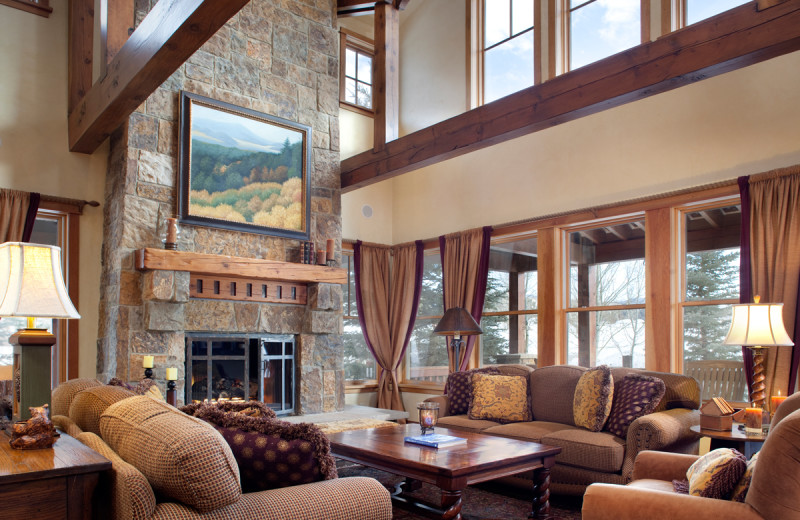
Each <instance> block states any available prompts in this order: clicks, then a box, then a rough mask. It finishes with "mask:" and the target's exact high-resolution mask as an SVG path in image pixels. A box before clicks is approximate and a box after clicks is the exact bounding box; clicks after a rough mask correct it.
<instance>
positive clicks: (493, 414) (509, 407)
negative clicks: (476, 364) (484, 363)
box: [468, 374, 531, 423]
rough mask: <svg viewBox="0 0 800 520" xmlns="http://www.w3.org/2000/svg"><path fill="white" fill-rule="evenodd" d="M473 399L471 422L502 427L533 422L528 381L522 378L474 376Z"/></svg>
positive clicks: (470, 407)
mask: <svg viewBox="0 0 800 520" xmlns="http://www.w3.org/2000/svg"><path fill="white" fill-rule="evenodd" d="M472 386H473V395H472V401H470V405H469V413H468V415H469V418H470V419H489V420H491V421H497V422H500V423H510V422H519V421H530V420H531V410H530V406H529V403H528V379H527V378H525V377H519V376H493V375H486V374H473V375H472Z"/></svg>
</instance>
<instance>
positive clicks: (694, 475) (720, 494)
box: [686, 448, 747, 499]
mask: <svg viewBox="0 0 800 520" xmlns="http://www.w3.org/2000/svg"><path fill="white" fill-rule="evenodd" d="M746 468H747V458H746V457H745V456H744V455H742V454H741V453H739V452H738V451H736V450H734V449H733V448H719V449H716V450H713V451H709V452H708V453H706V454H705V455H703V456H702V457H700V458H699V459H697V460H696V461H695V462H694V464H692V465H691V466H689V469H688V470H687V471H686V478H687V479H688V480H689V494H690V495H693V496H696V497H706V498H721V499H727V498H729V497H730V496H731V492H732V491H733V488H734V486H736V483H737V482H739V479H741V478H742V475H744V472H745V469H746Z"/></svg>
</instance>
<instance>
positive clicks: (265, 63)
mask: <svg viewBox="0 0 800 520" xmlns="http://www.w3.org/2000/svg"><path fill="white" fill-rule="evenodd" d="M153 3H154V2H153V1H150V0H137V1H136V19H137V21H141V20H142V19H144V17H145V16H146V14H147V12H148V10H149V9H150V8H151V7H152V4H153ZM334 13H335V1H334V0H252V1H251V2H250V3H249V4H248V5H247V6H245V7H244V8H243V9H242V10H241V11H240V12H239V13H238V14H237V15H235V16H234V17H233V18H231V20H230V21H229V22H228V23H227V24H226V25H225V26H224V27H223V28H222V29H220V31H218V32H217V34H215V35H214V36H213V37H212V38H211V39H210V40H209V41H208V42H206V44H205V45H203V47H202V48H201V49H200V50H198V51H197V52H196V53H195V54H194V55H193V56H192V57H191V58H189V60H187V62H186V63H185V64H184V65H183V66H181V67H180V68H179V69H178V70H177V71H176V72H175V73H174V74H173V75H172V76H171V77H170V78H169V79H168V80H167V81H166V82H164V84H163V85H161V86H160V87H159V88H158V89H157V90H156V91H155V92H154V93H153V94H152V95H151V96H150V97H149V98H148V99H147V100H146V101H145V102H144V103H142V104H141V106H140V107H139V108H138V109H137V111H136V112H135V113H134V114H133V115H132V116H131V117H130V119H129V121H128V123H127V124H126V125H123V126H122V127H121V128H119V129H118V130H117V131H116V132H115V133H114V135H113V136H112V137H111V151H110V156H109V165H108V173H107V180H106V193H105V204H104V208H105V209H104V211H105V213H104V217H105V224H104V239H103V272H102V281H101V283H102V289H101V301H100V314H101V316H102V318H101V323H100V326H99V331H98V338H99V339H98V359H97V372H98V377H99V378H100V379H102V380H108V379H110V378H112V377H119V378H122V379H123V380H130V381H134V380H137V379H139V378H140V377H141V376H142V373H143V369H142V368H141V358H142V356H143V355H145V354H150V355H154V356H155V363H156V368H155V377H156V379H161V381H160V382H161V386H162V387H163V378H164V373H165V368H166V367H168V366H176V367H178V371H179V384H178V395H179V396H182V395H183V388H184V385H183V382H182V379H183V377H184V374H183V372H184V369H183V366H184V360H185V347H184V342H183V337H184V333H185V332H186V331H208V330H213V331H214V332H243V333H253V332H261V331H263V332H265V333H279V334H285V333H291V334H296V335H297V337H298V352H303V353H304V355H298V360H297V365H298V377H300V381H298V384H297V385H296V387H297V388H299V389H302V391H301V392H299V395H298V396H297V404H298V406H297V408H298V412H300V413H313V412H322V411H332V410H338V409H341V408H343V406H344V371H343V366H342V359H341V337H340V334H341V328H342V325H341V323H342V313H341V299H342V297H341V288H340V287H338V286H329V285H326V284H320V285H314V284H312V285H311V286H310V287H309V291H310V294H311V295H312V297H310V298H309V302H308V304H307V305H306V306H296V305H275V304H253V303H238V302H237V303H234V302H224V301H223V302H220V301H210V300H190V299H189V295H188V285H189V279H188V274H187V273H178V272H174V273H173V272H149V273H142V272H139V271H137V270H136V269H135V268H134V260H133V258H134V251H135V250H137V249H140V248H143V247H161V246H162V244H161V243H160V237H159V223H160V222H163V220H164V219H165V218H166V217H168V216H174V215H175V214H176V213H177V185H178V180H177V179H178V176H179V171H178V163H179V159H178V158H179V150H178V144H179V132H180V128H179V97H180V91H182V90H183V91H187V92H191V93H195V94H200V95H203V96H207V97H209V98H212V99H215V100H220V101H224V102H227V103H230V104H233V105H237V106H240V107H244V108H248V109H252V110H256V111H258V112H263V113H266V114H269V115H273V116H277V117H281V118H284V119H288V120H290V121H294V122H299V123H302V124H305V125H308V126H310V127H311V128H312V143H311V145H312V161H311V164H310V165H308V171H307V174H308V175H309V179H310V185H309V189H310V198H311V220H310V223H309V225H310V240H312V241H314V243H315V244H317V245H318V246H320V245H322V247H324V243H325V240H326V239H327V238H334V239H335V240H336V244H337V258H340V252H339V251H340V248H341V191H340V179H339V122H338V113H339V104H338V99H339V98H338V92H339V79H338V76H339V59H338V54H339V43H338V32H337V30H336V26H335V15H334ZM178 249H180V250H182V251H196V252H201V253H213V254H222V255H233V256H243V257H249V258H267V259H271V260H282V261H299V256H300V250H301V243H300V242H299V241H297V240H292V239H285V238H279V237H274V236H268V235H260V234H251V233H241V232H235V231H227V230H221V229H215V228H207V227H199V226H188V225H182V226H181V236H180V240H179V243H178ZM306 376H307V377H306Z"/></svg>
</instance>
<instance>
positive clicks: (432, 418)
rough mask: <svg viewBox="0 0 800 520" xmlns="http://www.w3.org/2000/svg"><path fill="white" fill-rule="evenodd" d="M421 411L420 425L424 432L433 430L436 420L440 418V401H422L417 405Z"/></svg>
mask: <svg viewBox="0 0 800 520" xmlns="http://www.w3.org/2000/svg"><path fill="white" fill-rule="evenodd" d="M417 410H418V411H419V427H420V429H421V430H422V434H423V435H425V434H428V433H432V432H433V428H434V427H435V426H436V421H437V420H438V419H439V403H431V402H422V403H419V404H418V405H417Z"/></svg>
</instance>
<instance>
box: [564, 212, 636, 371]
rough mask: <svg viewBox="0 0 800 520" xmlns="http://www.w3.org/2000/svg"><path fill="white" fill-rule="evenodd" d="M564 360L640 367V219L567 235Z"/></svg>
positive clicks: (585, 363) (579, 363) (586, 363)
mask: <svg viewBox="0 0 800 520" xmlns="http://www.w3.org/2000/svg"><path fill="white" fill-rule="evenodd" d="M567 247H568V252H567V256H568V258H569V306H568V308H567V328H568V334H567V336H568V337H567V359H568V362H569V364H573V365H581V366H596V365H611V366H625V367H635V368H644V363H645V353H644V345H645V328H644V326H645V299H646V295H647V292H646V289H645V274H646V273H645V264H644V249H645V248H644V220H636V221H632V222H619V223H613V224H609V225H606V226H604V227H595V228H591V229H580V230H575V231H573V232H571V233H569V240H568V241H567Z"/></svg>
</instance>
